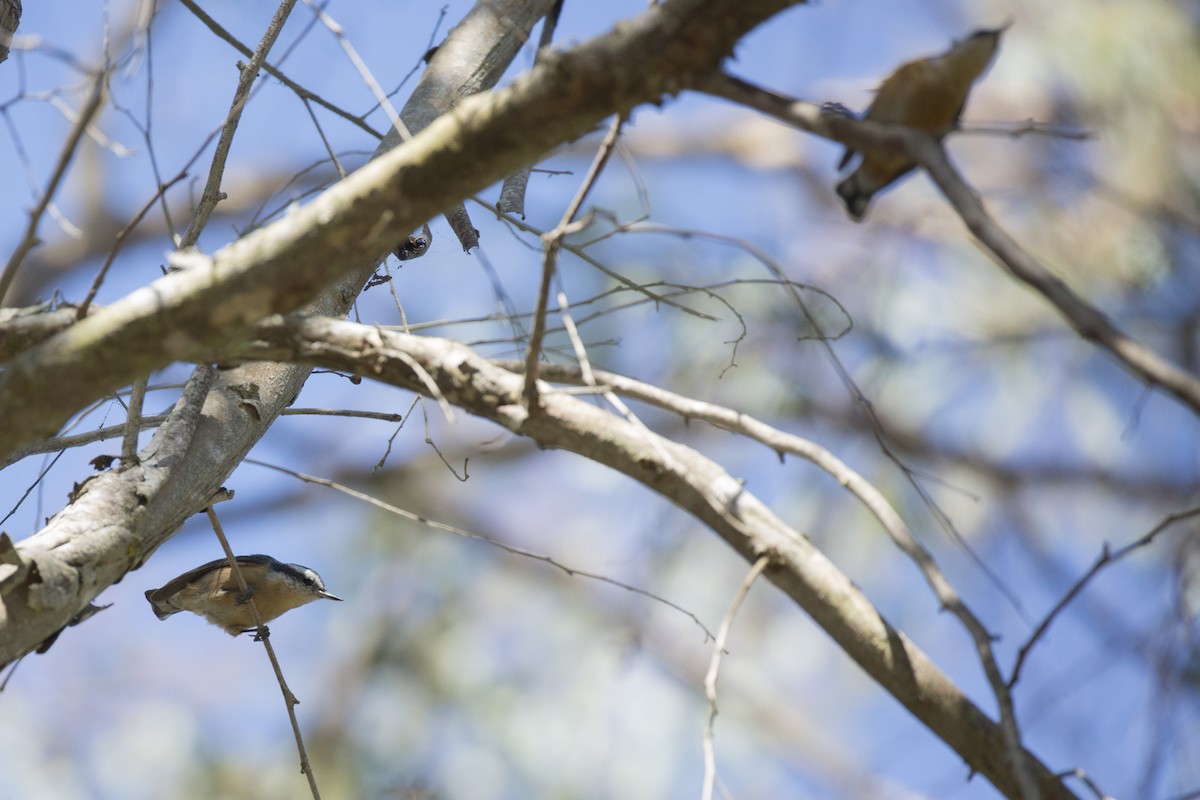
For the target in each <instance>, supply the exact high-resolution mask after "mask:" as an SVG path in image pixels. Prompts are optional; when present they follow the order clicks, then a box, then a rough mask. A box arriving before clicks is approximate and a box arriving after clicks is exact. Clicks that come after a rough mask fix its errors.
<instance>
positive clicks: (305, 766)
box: [205, 505, 321, 800]
mask: <svg viewBox="0 0 1200 800" xmlns="http://www.w3.org/2000/svg"><path fill="white" fill-rule="evenodd" d="M205 511H206V512H207V513H208V521H209V522H210V523H212V529H213V533H215V534H216V535H217V539H219V540H220V542H221V549H222V550H224V551H225V558H227V559H228V560H229V568H230V569H231V570H232V571H233V577H234V580H236V581H237V585H238V590H239V591H240V592H241V593H242V594H241V596H242V597H244V598H246V605H247V606H249V608H250V615H251V616H252V617H254V625H255V627H257V628H258V636H257V639H258V640H259V641H261V642H262V643H263V648H264V649H265V650H266V651H267V657H268V658H269V659H271V667H272V668H273V669H274V670H275V679H276V680H278V681H279V690H280V691H281V692H283V702H284V705H286V706H287V712H288V718H289V719H290V720H291V721H292V733H293V734H295V736H296V749H297V750H298V751H299V752H300V771H301V772H303V773H304V776H305V777H306V778H308V788H309V789H310V790H312V796H313V800H321V792H320V790H319V789H318V788H317V778H316V776H315V775H314V774H313V771H312V765H311V764H309V763H308V753H307V752H305V750H304V737H303V736H301V734H300V722H299V721H298V720H297V719H296V706H297V705H299V703H300V701H299V700H297V699H296V695H294V694H292V690H291V689H289V688H288V685H287V681H285V680H284V679H283V669H282V668H281V667H280V666H279V659H278V658H276V657H275V648H274V647H272V646H271V637H270V635H269V634H268V631H267V626H265V625H263V623H262V618H261V617H259V615H258V606H257V605H255V603H254V596H253V595H252V594H251V593H250V587H249V586H248V585H247V584H246V578H245V577H244V576H243V575H242V569H241V567H240V566H238V561H237V557H236V556H234V554H233V550H232V549H230V547H229V540H228V539H226V538H225V531H224V530H222V528H221V521H220V520H219V519H217V512H216V511H214V510H213V507H212V506H211V505H210V506H209V507H208V508H207V509H205Z"/></svg>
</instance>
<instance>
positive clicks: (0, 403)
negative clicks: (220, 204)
mask: <svg viewBox="0 0 1200 800" xmlns="http://www.w3.org/2000/svg"><path fill="white" fill-rule="evenodd" d="M552 3H553V0H534V1H532V2H531V0H486V2H481V3H479V4H478V5H477V6H476V8H475V9H474V10H472V11H471V12H470V13H469V14H468V15H467V16H466V17H465V18H464V19H463V21H462V22H461V23H460V24H459V25H458V26H457V27H455V29H454V30H453V31H451V33H450V34H449V38H448V41H451V40H453V41H454V42H455V46H453V47H446V48H444V51H443V50H439V52H438V53H437V54H436V55H435V56H434V57H433V59H432V60H431V62H430V64H429V66H428V69H427V70H426V71H425V74H424V75H423V76H422V78H421V83H420V84H418V87H417V88H418V91H419V93H420V96H421V98H422V99H420V100H416V99H410V101H409V102H408V103H407V104H406V105H405V107H404V110H403V111H401V117H402V118H403V119H406V120H410V119H411V120H412V122H415V121H417V120H418V118H419V117H420V114H418V113H417V111H416V110H415V109H416V106H417V105H418V104H419V103H421V102H429V101H430V98H431V97H434V96H437V95H438V94H439V92H454V91H455V89H456V87H458V86H460V85H462V84H464V83H469V84H471V85H472V86H479V85H481V84H482V85H485V86H486V85H490V84H488V81H489V80H490V81H491V83H492V84H494V83H495V81H497V80H498V79H499V77H500V75H501V74H502V73H503V72H504V70H505V68H506V67H507V66H508V64H509V63H510V62H511V60H512V58H513V57H514V56H515V55H516V54H517V52H518V51H519V50H520V47H521V45H522V43H523V42H524V41H525V39H526V38H527V37H528V31H529V29H530V28H532V27H533V25H534V24H535V23H536V21H537V19H538V16H539V15H540V14H541V13H544V12H545V10H546V9H547V8H549V6H550V5H551V4H552ZM462 39H466V40H469V41H467V42H465V43H464V42H462V41H461V40H462ZM427 84H430V85H432V86H433V87H434V88H422V87H426V86H427ZM422 113H423V112H422ZM412 122H409V124H412ZM284 223H285V226H284V227H285V228H286V229H287V230H286V231H285V232H284V233H285V234H286V233H287V232H288V231H291V232H294V225H293V224H292V222H291V220H290V218H289V219H285V220H284ZM280 235H281V233H280V229H279V228H278V227H276V230H275V233H274V234H272V236H274V237H278V236H280ZM326 236H327V238H328V234H326ZM267 238H271V237H267ZM333 238H338V237H333ZM258 242H259V243H258V244H257V245H254V244H253V243H252V245H251V247H250V248H249V250H250V252H249V253H248V254H244V255H243V256H239V258H245V259H248V260H246V261H244V262H243V266H247V267H249V266H251V265H252V262H253V259H254V255H253V253H254V251H255V250H256V249H261V250H264V251H265V250H269V249H270V248H271V247H272V246H273V245H264V244H263V243H262V239H261V238H260V239H259V240H258ZM350 249H351V250H353V249H354V248H350ZM380 250H381V252H382V248H380ZM359 251H361V248H359ZM274 252H277V251H274ZM327 254H328V253H327ZM377 255H378V254H375V253H372V254H371V255H370V256H363V255H361V252H359V255H358V257H357V258H347V259H342V258H340V257H337V256H335V255H330V256H329V257H330V259H331V260H330V264H331V265H333V266H335V267H336V268H340V269H342V270H343V271H344V272H345V275H344V276H343V277H342V279H341V280H340V281H339V282H338V283H335V284H334V285H333V286H332V287H331V288H329V289H327V290H325V291H324V292H323V294H321V296H320V297H319V298H318V299H317V300H316V301H315V302H314V303H313V304H312V305H311V306H310V308H311V309H312V310H313V311H314V312H316V313H321V314H333V315H341V314H344V313H345V312H346V310H347V309H348V308H349V307H350V304H351V303H352V302H353V301H354V299H355V298H356V297H357V296H358V292H359V291H360V289H361V288H362V286H363V284H364V283H365V282H366V280H367V278H368V277H370V275H371V273H372V272H374V270H375V268H376V267H377V266H378V257H377ZM282 266H283V267H284V268H285V270H286V267H287V264H286V263H284V264H283V265H282ZM201 269H204V268H201ZM186 275H187V273H180V274H179V275H172V276H168V277H167V278H164V279H163V280H161V281H158V282H156V283H155V284H153V285H152V286H151V287H148V288H146V289H143V290H141V291H140V292H135V293H134V294H133V295H132V296H130V297H126V298H124V299H123V300H121V301H118V303H117V305H119V306H121V309H120V312H119V313H118V314H116V315H108V312H109V310H110V309H109V308H105V309H97V308H95V307H93V308H92V309H91V311H92V313H93V314H94V315H98V314H104V315H106V319H105V324H104V325H103V326H102V328H101V329H100V330H101V331H103V335H102V337H101V338H103V337H111V338H108V339H107V340H106V341H107V342H108V344H105V345H100V343H99V341H92V342H89V341H88V337H90V336H92V335H100V334H98V333H97V330H96V329H95V328H91V329H89V327H88V321H89V320H91V319H92V318H93V317H91V316H89V317H88V319H87V320H84V321H82V322H80V323H77V324H75V325H73V326H71V327H69V328H68V329H67V330H65V331H62V332H61V333H58V334H57V335H56V336H53V337H52V338H50V339H49V340H48V341H45V342H44V343H43V344H42V345H39V346H37V347H31V348H29V349H27V350H26V351H25V352H24V353H22V354H21V355H20V356H19V357H17V358H16V359H15V360H14V362H13V363H12V364H10V365H9V367H10V369H9V370H8V372H6V373H5V375H4V376H3V378H0V384H3V385H4V388H3V389H0V407H2V408H3V410H0V419H4V420H5V424H3V425H0V438H3V437H5V436H8V435H10V434H12V433H14V432H15V428H16V426H17V425H18V422H17V416H15V415H10V413H9V412H10V410H12V409H15V408H19V407H24V408H25V409H26V411H25V415H24V416H23V417H21V419H25V420H29V419H32V418H34V417H36V416H37V415H36V406H37V405H38V404H39V403H41V402H44V401H45V399H46V398H47V397H49V396H50V395H52V394H53V393H54V391H55V384H54V380H57V379H61V377H62V376H63V375H65V374H67V373H69V371H70V369H71V367H70V364H71V363H72V361H75V363H76V366H77V367H79V368H81V369H82V368H83V364H85V363H86V360H87V358H89V356H88V354H89V353H91V354H93V355H98V354H104V355H103V357H104V358H106V359H108V360H111V361H112V362H113V363H114V364H119V363H120V362H121V361H122V358H121V355H120V353H119V352H112V351H109V350H108V347H109V346H112V345H113V344H114V343H115V342H122V341H125V342H126V343H127V344H129V345H130V346H131V347H133V350H132V351H131V352H130V356H131V364H129V365H126V366H128V367H130V368H128V369H125V368H123V367H122V368H120V369H121V372H122V375H125V376H127V377H125V378H124V379H119V380H118V381H117V382H116V383H117V385H118V386H119V385H121V384H122V383H129V382H131V381H132V380H134V379H135V378H137V377H139V376H141V375H144V374H146V373H147V372H149V371H150V370H151V369H153V368H154V367H155V366H158V365H160V364H159V361H158V358H157V357H156V356H151V357H147V355H146V352H145V351H144V350H140V349H139V348H137V347H136V346H133V345H132V342H133V339H127V338H126V337H124V336H123V335H122V334H121V332H120V328H121V326H122V325H123V324H124V323H125V321H127V320H128V321H134V322H133V324H134V327H139V328H140V329H141V330H143V331H150V332H151V333H150V334H149V335H151V336H153V335H155V334H154V333H153V331H159V332H161V333H163V334H164V335H168V336H171V337H174V338H175V340H176V341H175V342H174V343H172V344H170V345H166V346H165V347H163V348H157V349H161V350H164V351H168V350H169V351H177V352H182V351H184V350H189V349H191V348H192V347H193V346H195V345H196V344H198V342H199V341H202V340H206V339H208V338H209V337H219V336H220V331H219V328H220V327H221V325H223V324H225V323H226V322H228V319H227V318H226V315H225V312H224V311H223V310H222V305H223V303H224V301H223V300H222V299H221V298H220V297H219V296H216V295H211V296H209V297H208V299H207V300H205V301H203V302H204V303H207V304H209V305H211V306H213V307H214V308H215V310H213V312H212V315H211V317H210V318H209V319H208V320H206V321H205V322H204V323H203V324H202V326H201V328H197V329H195V331H194V332H195V333H196V334H197V335H196V336H193V335H192V333H189V332H188V331H187V330H186V326H184V327H182V328H181V327H180V326H179V325H178V324H177V321H176V320H172V319H170V313H171V312H170V311H169V310H168V309H169V307H170V306H171V303H170V302H167V300H166V296H167V294H169V293H170V292H172V291H176V290H178V289H179V283H178V282H177V280H176V279H177V278H181V277H184V276H186ZM191 277H192V278H195V277H197V276H196V275H194V274H193V275H192V276H191ZM326 282H327V281H326ZM250 284H251V285H250V286H249V287H247V286H246V284H245V283H243V284H242V285H243V287H244V288H246V290H248V291H252V292H256V293H259V294H264V293H269V292H270V291H271V290H270V288H269V287H267V286H265V285H261V284H258V282H257V281H252V282H250ZM172 287H175V288H174V289H172ZM293 288H295V287H293ZM318 288H319V287H318V286H317V285H314V286H312V287H309V291H306V292H303V293H304V294H310V293H311V292H315V291H316V290H317V289H318ZM183 291H184V293H185V294H186V292H187V291H188V290H187V289H184V290H183ZM175 297H176V299H177V300H178V299H180V298H181V296H180V295H176V296H175ZM230 299H231V300H232V298H230ZM160 301H161V302H160ZM251 302H256V301H251ZM184 305H188V303H187V302H184ZM228 305H230V306H234V307H236V308H242V309H244V305H243V304H242V303H240V302H239V301H232V302H231V303H229V304H228ZM192 308H193V310H195V306H192ZM230 310H233V309H230ZM235 313H236V312H235ZM147 315H148V316H150V317H152V318H153V317H158V322H155V321H154V320H153V319H147V318H146V316H147ZM201 315H202V316H203V313H202V312H201ZM139 317H140V319H139ZM42 324H46V325H50V326H53V325H54V324H56V322H55V321H51V322H49V323H41V322H39V323H38V326H37V327H41V326H42ZM39 335H41V334H39V333H38V332H32V333H31V338H36V337H37V336H39ZM164 344H165V343H164ZM18 346H20V344H18ZM119 346H120V345H118V347H119ZM150 349H151V350H153V349H156V348H153V347H151V348H150ZM135 352H136V353H137V355H136V356H135V355H134V354H135ZM51 354H54V355H53V357H51ZM42 357H46V358H47V359H48V360H47V362H46V367H47V371H46V373H44V374H42V375H41V377H40V378H39V375H38V373H39V371H40V369H41V368H40V366H39V363H38V362H39V359H40V358H42ZM81 358H82V359H83V361H78V360H77V359H81ZM206 358H207V356H205V359H206ZM168 360H170V358H168ZM17 362H22V363H23V364H24V366H23V367H21V369H22V370H23V371H24V372H25V375H24V378H22V379H20V380H16V381H11V382H10V381H9V380H8V379H9V378H12V377H15V375H14V374H13V369H15V365H16V363H17ZM164 363H165V362H164ZM51 364H54V365H55V368H51V366H50V365H51ZM134 364H136V367H134V366H133V365H134ZM309 372H310V370H309V368H308V367H302V366H297V365H294V364H270V363H253V364H246V365H244V366H241V367H238V368H236V369H231V370H225V371H222V372H221V373H220V374H219V376H218V377H217V379H216V380H215V381H214V382H212V388H211V390H210V391H208V392H207V395H205V394H204V393H199V392H196V393H186V394H185V396H184V398H183V400H182V401H181V403H180V404H178V405H177V406H176V409H175V411H174V412H173V413H172V415H171V420H168V422H167V423H164V429H167V430H179V429H180V426H179V425H176V424H175V422H174V421H176V420H178V421H180V425H182V424H184V423H186V426H188V427H186V430H187V431H188V432H189V435H188V436H186V437H184V436H178V435H174V436H164V434H163V430H160V431H159V434H158V435H156V437H155V439H154V440H153V441H152V442H151V444H150V446H149V447H147V448H146V449H145V450H144V451H143V452H142V453H140V454H139V460H140V462H141V468H142V469H149V468H151V467H152V466H153V465H157V464H161V465H163V466H164V467H165V468H166V469H167V473H165V474H164V473H159V472H156V473H155V474H154V482H153V485H148V484H147V477H146V475H145V474H144V473H143V472H142V471H139V470H136V469H124V470H121V471H120V472H110V473H105V474H104V475H99V476H96V477H94V478H92V479H91V480H89V481H87V482H85V483H84V484H83V486H82V487H80V490H79V491H78V492H76V493H75V494H74V495H73V496H72V497H71V498H70V503H69V505H68V506H67V507H66V508H65V509H64V510H63V511H61V512H59V513H58V514H56V515H55V516H54V517H53V518H52V519H51V521H50V522H49V523H48V524H47V526H46V527H45V528H44V529H43V530H42V531H39V532H38V533H37V534H35V535H34V536H32V537H29V538H28V539H25V540H23V541H21V542H20V543H19V544H18V545H17V553H16V555H17V559H18V561H19V562H20V566H19V567H18V568H17V569H16V570H15V571H14V570H8V569H6V568H5V567H3V566H0V664H3V663H5V662H8V661H11V660H12V659H14V658H17V657H19V656H21V655H23V654H25V653H28V652H30V651H31V650H33V649H34V648H35V647H37V646H38V644H39V643H41V642H42V641H44V640H45V639H46V638H47V637H49V636H51V635H52V634H54V633H55V632H56V631H58V630H60V629H61V628H62V627H63V626H64V625H65V624H67V622H69V621H70V620H71V619H72V618H74V616H75V615H76V614H77V613H78V612H79V610H80V609H82V608H84V607H86V606H87V604H88V603H89V602H90V601H91V600H92V599H93V598H95V596H96V595H97V594H99V593H100V592H101V591H103V589H104V588H106V587H107V586H109V585H111V584H112V583H115V582H116V581H118V580H120V579H121V578H122V577H123V576H124V575H125V573H126V572H128V570H129V569H131V568H135V567H136V566H137V565H139V564H141V563H142V562H143V561H144V560H145V559H146V558H148V557H149V555H150V554H151V553H152V552H153V551H154V550H155V549H156V548H157V547H158V546H159V545H160V544H162V542H164V541H166V539H167V538H168V537H169V536H170V535H171V534H172V533H174V532H175V531H176V530H178V528H179V527H180V525H182V524H183V521H184V520H185V519H186V518H187V517H189V516H191V515H192V514H194V513H197V512H198V511H201V510H203V509H204V508H205V507H206V506H207V505H208V504H209V502H210V499H211V498H212V496H213V494H214V492H216V490H217V489H218V488H219V487H220V486H221V484H222V483H223V482H224V480H225V478H226V477H227V476H228V475H229V473H230V472H232V471H233V469H234V468H235V467H236V466H237V465H238V464H239V463H240V462H241V460H242V458H244V457H245V455H246V453H247V452H248V451H249V450H250V448H251V447H253V446H254V444H255V443H256V442H257V441H258V440H259V438H260V437H261V436H262V435H263V434H264V433H265V432H266V430H267V429H268V428H269V427H270V425H271V423H272V422H274V420H275V418H276V417H277V416H278V415H279V413H280V412H281V411H282V410H283V408H284V407H286V406H287V405H288V404H289V403H291V402H292V401H293V400H294V399H295V397H296V394H297V393H298V392H299V391H300V389H301V387H303V385H304V382H305V380H306V379H307V378H308V374H309ZM51 375H57V376H59V378H51V377H50V376H51ZM94 379H95V374H93V375H92V376H91V377H90V378H84V379H83V380H82V381H80V382H74V381H72V382H71V383H70V386H69V387H68V386H67V385H62V384H60V385H59V387H58V391H59V392H60V393H62V392H66V391H71V390H73V389H77V388H82V387H83V386H85V385H86V386H88V387H91V388H90V389H88V390H87V391H88V392H89V393H91V392H92V391H96V392H99V394H95V395H93V397H98V396H103V395H104V394H105V393H107V391H109V390H108V389H100V388H99V387H100V386H103V385H109V384H110V383H111V382H109V381H103V380H102V381H100V382H99V383H97V382H95V380H94ZM193 385H196V384H195V383H194V382H193ZM114 388H116V387H114ZM74 405H76V404H75V403H66V404H62V403H60V404H59V408H58V409H57V410H56V411H54V412H53V414H55V415H59V414H61V413H62V411H63V410H65V409H66V408H67V407H69V406H74ZM201 406H203V410H202V411H201ZM56 418H57V416H56ZM57 427H58V423H47V424H46V425H45V427H44V428H41V429H42V430H48V429H51V428H57ZM19 438H21V439H22V440H27V441H29V442H30V444H33V443H35V442H37V441H39V440H40V439H41V438H43V437H40V436H39V437H24V436H21V437H19ZM19 450H20V448H19V447H18V448H16V449H7V448H6V452H8V453H10V454H11V453H15V452H18V451H19ZM51 579H53V581H54V583H55V585H56V586H57V587H58V590H57V591H55V592H53V593H48V592H45V591H42V589H41V588H39V587H41V585H42V584H43V583H46V582H48V581H50V580H51ZM32 598H38V600H37V602H30V601H31V599H32Z"/></svg>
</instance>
